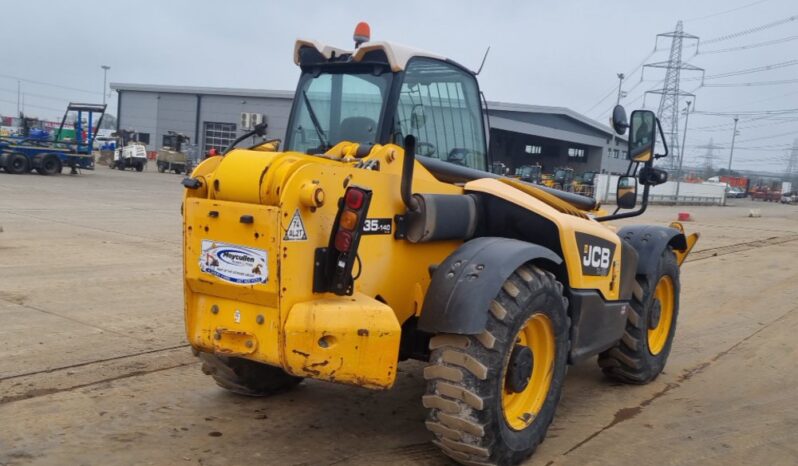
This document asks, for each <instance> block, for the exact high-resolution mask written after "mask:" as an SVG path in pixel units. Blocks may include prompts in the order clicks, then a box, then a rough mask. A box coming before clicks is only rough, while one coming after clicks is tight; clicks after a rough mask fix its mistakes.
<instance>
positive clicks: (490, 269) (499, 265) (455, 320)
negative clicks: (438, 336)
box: [418, 237, 562, 335]
mask: <svg viewBox="0 0 798 466" xmlns="http://www.w3.org/2000/svg"><path fill="white" fill-rule="evenodd" d="M535 259H540V260H545V261H548V262H550V263H552V264H555V265H559V264H561V263H562V258H560V256H558V255H557V254H556V253H554V252H553V251H552V250H550V249H548V248H545V247H543V246H539V245H537V244H532V243H527V242H525V241H519V240H515V239H509V238H496V237H483V238H477V239H473V240H471V241H468V242H467V243H465V244H463V245H462V246H460V248H458V249H457V250H456V251H454V252H453V253H452V254H451V255H450V256H449V257H447V258H446V260H444V261H443V263H441V264H440V265H439V266H438V267H437V269H436V270H435V272H434V273H433V274H432V283H431V284H430V287H429V290H427V295H426V297H425V298H424V305H423V306H422V308H421V310H422V312H421V317H419V320H418V328H419V330H423V331H425V332H429V333H455V334H461V335H477V334H480V333H482V331H484V330H485V325H486V324H487V320H488V308H489V306H490V302H491V300H492V299H493V298H494V297H495V296H496V294H497V293H498V292H499V289H500V288H501V286H502V284H503V283H504V281H505V280H507V278H509V277H510V275H512V273H513V272H514V271H515V269H517V268H518V267H519V266H521V265H522V264H525V263H527V262H529V261H532V260H535Z"/></svg>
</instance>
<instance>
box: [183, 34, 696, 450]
mask: <svg viewBox="0 0 798 466" xmlns="http://www.w3.org/2000/svg"><path fill="white" fill-rule="evenodd" d="M355 40H356V47H355V48H354V50H344V49H339V48H335V47H331V46H327V45H323V44H320V43H318V42H315V41H309V40H300V41H298V42H297V43H296V47H295V50H294V58H295V61H296V63H297V65H299V67H300V68H301V71H302V72H301V75H300V78H299V84H298V87H297V91H296V95H295V98H294V101H293V109H292V111H291V115H290V119H289V122H288V130H287V133H286V138H285V140H284V141H283V144H281V148H280V150H281V151H280V152H278V151H277V147H278V144H277V143H275V142H270V143H268V144H261V145H258V146H254V147H252V148H250V149H236V148H233V149H232V150H230V151H228V152H227V153H226V155H224V156H220V157H210V158H208V159H206V160H205V161H204V162H202V163H201V164H200V165H199V166H197V168H196V169H195V170H194V171H193V173H192V174H191V176H190V177H188V178H186V179H185V180H184V181H183V185H184V186H185V198H184V203H183V249H184V255H183V257H184V292H185V324H186V333H187V338H188V341H189V343H190V344H191V346H192V348H194V350H195V351H196V353H197V354H198V355H199V357H200V358H201V359H202V361H203V370H204V371H205V372H206V373H207V374H209V375H211V376H213V378H214V379H215V380H216V382H217V383H218V384H219V385H221V386H222V387H224V388H227V389H229V390H231V391H234V392H237V393H243V394H247V395H268V394H272V393H275V392H278V391H281V390H287V389H290V388H291V387H293V386H295V385H297V384H298V383H300V381H301V380H302V379H303V378H314V379H320V380H327V381H330V382H340V383H345V384H352V385H357V386H362V387H368V388H372V389H387V388H389V387H391V386H392V385H393V383H394V381H395V380H396V376H397V368H398V364H399V362H400V361H402V360H404V359H408V358H413V359H418V360H422V361H427V364H428V365H427V367H426V369H424V378H425V379H426V383H427V389H426V393H425V394H424V396H423V397H422V399H421V400H420V402H421V403H422V404H423V405H424V406H425V407H426V408H427V409H428V412H429V415H428V418H427V421H426V427H427V428H428V429H429V430H430V431H431V432H432V433H433V434H434V436H435V443H436V444H437V445H438V446H439V447H440V448H441V450H442V451H443V453H445V454H446V455H448V456H449V457H451V458H452V459H454V460H455V461H459V462H462V463H467V464H516V463H518V462H520V461H522V460H523V459H524V458H526V457H528V456H529V455H530V454H532V452H533V451H534V450H535V448H536V447H537V445H538V444H539V443H540V442H541V441H542V439H543V438H544V436H545V434H546V430H547V428H548V426H549V424H550V423H551V421H552V419H553V416H554V413H555V409H556V406H557V403H558V399H559V397H560V393H561V391H562V387H563V383H564V380H565V373H566V367H567V365H568V364H572V363H575V362H579V361H584V360H586V359H588V358H590V357H593V356H596V355H598V362H599V365H600V366H601V368H602V370H603V371H604V372H605V373H606V374H607V375H608V376H609V377H611V378H613V379H615V380H619V381H622V382H628V383H634V384H639V383H646V382H649V381H651V380H653V379H654V378H655V377H657V375H658V374H659V373H660V372H661V371H662V370H663V368H664V366H665V363H666V360H667V358H668V354H669V353H670V350H671V345H672V342H673V336H674V332H675V329H676V321H677V317H678V312H679V265H680V264H681V262H682V261H683V260H684V258H685V256H686V255H687V254H688V252H689V251H690V249H691V248H692V246H693V244H694V243H695V241H696V238H697V236H696V235H695V234H694V235H691V236H686V235H685V234H684V233H683V231H682V230H681V226H679V225H675V226H674V227H665V226H652V225H637V226H625V227H623V228H620V229H617V228H614V227H609V226H608V225H607V224H606V222H607V221H611V220H614V219H618V218H623V217H632V216H635V215H639V214H640V213H642V211H643V210H644V209H645V207H646V204H647V202H648V192H649V187H650V186H653V185H656V184H659V183H662V182H664V181H665V179H666V174H665V173H664V172H662V171H661V170H658V169H655V168H654V167H653V165H652V164H653V159H654V157H655V155H654V153H653V148H654V141H655V139H656V128H657V127H658V125H659V124H658V122H657V120H656V118H655V117H654V115H653V113H651V112H649V111H635V112H633V113H632V115H631V118H630V119H629V123H627V118H626V114H625V112H624V111H623V109H622V108H620V107H619V108H618V109H616V111H615V117H614V124H615V129H616V131H617V132H619V133H624V132H625V131H626V129H627V127H630V137H629V144H630V154H632V162H631V163H632V164H633V167H632V168H633V169H632V171H631V172H630V173H632V174H633V176H626V177H621V179H620V181H619V186H618V196H619V197H618V206H619V207H618V209H619V210H620V209H623V212H619V210H616V211H615V213H614V214H612V215H606V214H605V213H604V212H603V211H601V210H600V209H599V206H598V205H597V203H596V202H595V200H594V199H592V198H588V197H584V196H579V195H576V194H573V193H565V192H560V191H555V190H551V189H548V188H546V187H545V186H537V185H533V184H529V183H525V182H522V181H520V180H517V179H512V178H505V177H503V176H501V175H498V174H493V173H490V172H489V171H488V157H487V145H486V137H485V135H486V132H487V131H486V128H485V127H484V119H483V115H482V111H483V107H482V105H481V100H480V94H479V88H478V83H477V80H476V77H475V73H474V72H472V71H470V70H469V69H467V68H465V67H463V66H461V65H459V64H457V63H455V62H453V61H452V60H449V59H445V58H444V57H441V56H438V55H435V54H431V53H428V52H423V51H419V50H414V49H409V48H406V47H402V46H399V45H395V44H391V43H387V42H371V41H370V40H369V38H368V28H367V26H366V25H364V24H363V23H361V24H360V25H359V26H358V29H357V30H356V35H355ZM253 134H254V133H253ZM249 136H251V135H249V134H248V135H244V136H242V137H241V138H240V139H241V140H243V139H245V138H247V137H249ZM639 186H642V193H638V187H639ZM638 198H640V199H638ZM638 200H639V201H640V202H642V206H641V207H640V208H638V209H637V210H634V209H635V207H636V205H637V203H638ZM313 389H314V390H319V391H321V390H322V388H321V387H320V386H314V388H313ZM319 396H324V395H323V394H322V393H319ZM353 396H357V395H356V392H354V393H353ZM331 435H334V434H331ZM563 435H565V434H563Z"/></svg>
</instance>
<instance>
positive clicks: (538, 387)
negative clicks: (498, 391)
mask: <svg viewBox="0 0 798 466" xmlns="http://www.w3.org/2000/svg"><path fill="white" fill-rule="evenodd" d="M515 345H521V346H526V347H528V348H529V349H530V350H532V364H533V365H532V374H531V376H530V377H529V382H528V383H527V385H526V387H524V389H523V390H521V391H520V392H515V391H513V390H510V389H509V388H508V386H507V385H508V384H507V368H508V365H509V361H510V356H509V355H508V356H507V363H505V368H504V377H503V381H502V382H503V383H502V408H503V411H504V419H505V420H506V421H507V424H508V425H509V426H510V427H511V428H512V429H513V430H522V429H524V428H526V427H527V426H529V425H530V424H531V423H532V421H534V420H535V417H536V416H537V415H538V413H539V412H540V409H541V408H542V407H543V403H544V402H545V401H546V395H548V393H549V387H550V386H551V377H552V374H553V372H554V354H555V349H556V348H555V342H554V330H553V327H552V325H551V320H549V318H548V317H546V316H545V315H543V314H534V315H532V317H530V318H529V320H527V321H526V323H525V324H524V326H523V327H521V330H520V331H519V332H518V335H517V336H516V339H515ZM511 352H512V350H511Z"/></svg>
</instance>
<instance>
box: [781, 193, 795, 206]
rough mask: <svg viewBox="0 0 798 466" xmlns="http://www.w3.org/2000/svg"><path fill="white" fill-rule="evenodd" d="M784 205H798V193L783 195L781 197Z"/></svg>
mask: <svg viewBox="0 0 798 466" xmlns="http://www.w3.org/2000/svg"><path fill="white" fill-rule="evenodd" d="M781 203H782V204H798V191H792V192H789V193H783V194H782V195H781Z"/></svg>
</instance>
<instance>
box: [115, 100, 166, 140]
mask: <svg viewBox="0 0 798 466" xmlns="http://www.w3.org/2000/svg"><path fill="white" fill-rule="evenodd" d="M157 123H158V94H156V93H153V92H121V93H120V94H119V116H118V119H117V124H118V125H119V128H120V129H132V130H135V131H138V132H139V133H146V134H149V138H150V141H149V144H148V145H147V150H155V149H156V144H158V143H157V142H156V132H157Z"/></svg>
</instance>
